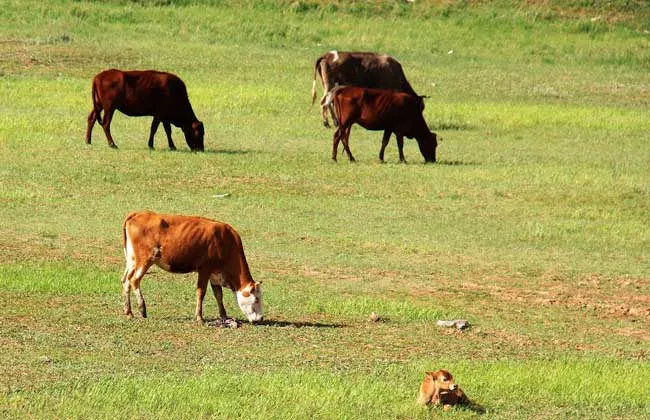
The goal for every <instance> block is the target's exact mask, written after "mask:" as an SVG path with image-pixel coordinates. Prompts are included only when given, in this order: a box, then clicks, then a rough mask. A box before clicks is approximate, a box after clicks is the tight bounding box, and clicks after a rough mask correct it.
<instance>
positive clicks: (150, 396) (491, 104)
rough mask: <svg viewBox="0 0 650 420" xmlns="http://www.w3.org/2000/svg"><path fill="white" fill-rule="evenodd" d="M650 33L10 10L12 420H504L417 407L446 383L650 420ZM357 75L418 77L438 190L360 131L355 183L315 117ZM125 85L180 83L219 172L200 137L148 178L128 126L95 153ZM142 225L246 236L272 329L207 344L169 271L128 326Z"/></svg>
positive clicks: (149, 157)
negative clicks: (329, 62)
mask: <svg viewBox="0 0 650 420" xmlns="http://www.w3.org/2000/svg"><path fill="white" fill-rule="evenodd" d="M648 22H650V6H648V5H647V4H646V3H643V2H634V1H614V2H604V1H603V2H601V1H590V2H583V1H568V2H560V1H548V2H539V3H536V2H522V3H516V4H514V5H513V4H511V3H510V2H436V1H427V0H421V1H420V0H418V1H416V2H414V3H412V4H407V3H398V2H393V1H377V2H374V1H373V2H363V1H352V2H343V1H340V2H336V1H324V0H323V1H270V0H264V1H252V0H251V1H242V2H231V1H217V0H214V1H179V2H174V1H165V0H160V1H145V0H141V1H126V0H123V1H107V2H99V1H97V2H91V1H63V0H56V1H49V2H40V1H35V0H24V1H23V0H20V1H19V0H8V1H5V2H4V3H3V7H2V10H1V11H0V257H1V258H0V307H2V310H1V311H0V349H1V351H0V416H1V417H6V418H23V417H34V418H117V417H120V418H124V417H126V418H198V417H215V418H260V419H269V418H277V419H287V418H296V419H303V418H332V419H334V418H351V419H352V418H373V419H377V418H430V417H431V416H432V415H433V416H440V417H451V418H468V417H474V416H478V415H480V414H479V413H478V412H476V411H473V410H469V409H457V410H452V411H450V412H443V411H442V410H439V409H427V408H423V407H419V406H418V405H417V404H416V403H415V399H416V394H417V390H418V386H419V382H420V381H421V379H422V377H423V374H424V371H425V370H434V369H437V368H446V369H448V370H450V371H451V372H452V373H454V375H455V377H456V379H457V381H458V382H459V383H460V384H461V386H462V387H463V389H464V390H465V391H466V393H467V394H468V395H469V397H470V398H472V399H473V400H475V401H476V402H477V403H478V404H480V405H481V406H482V407H483V409H484V411H485V413H484V414H483V415H482V417H486V418H566V417H571V418H574V417H575V418H607V419H609V418H650V385H648V384H650V365H649V363H648V360H649V359H650V352H649V351H648V348H650V219H649V215H650V182H649V181H650V171H649V169H648V168H650V149H649V148H648V140H650V139H649V134H648V133H650V118H649V114H648V106H649V104H650V76H649V70H650V36H649V35H648V31H649V30H650V26H648ZM331 49H339V50H371V51H379V52H386V53H390V54H392V55H393V56H395V57H396V58H397V59H399V60H400V62H401V63H402V65H403V67H404V69H405V72H406V74H407V76H408V78H409V80H410V82H411V85H412V86H413V87H414V88H415V90H416V91H418V92H419V93H421V94H427V95H430V96H431V99H429V100H428V102H427V104H426V110H425V118H426V119H427V121H428V123H429V125H430V127H431V128H432V129H434V130H435V131H436V132H437V133H438V134H439V135H440V136H442V137H443V139H444V140H443V141H442V142H441V143H440V145H439V148H438V158H439V162H438V163H436V164H429V165H425V164H423V162H422V161H423V159H422V157H421V156H420V154H419V151H418V148H417V145H416V144H415V142H414V141H407V142H406V146H405V154H406V159H407V161H408V162H409V163H408V164H406V165H403V164H398V163H397V162H398V159H397V151H396V146H395V143H394V140H393V141H392V142H391V144H390V146H389V148H388V149H387V151H386V152H387V163H386V164H380V163H379V162H378V159H377V154H378V151H379V146H380V142H381V134H380V133H377V132H365V131H363V130H362V129H361V128H359V127H355V128H353V130H352V135H351V139H350V145H351V148H352V151H353V153H354V154H355V156H356V158H357V163H356V164H351V163H349V162H348V161H347V159H345V158H344V157H342V156H341V154H340V158H339V162H338V163H333V162H331V160H330V153H331V139H332V134H333V131H332V130H327V129H325V128H323V127H322V125H321V120H320V113H319V111H318V109H317V107H315V106H314V107H311V106H310V99H311V98H310V89H311V83H312V66H313V63H314V60H315V59H316V57H318V56H319V55H320V54H322V53H323V52H325V51H328V50H331ZM110 67H117V68H123V69H146V68H155V69H160V70H167V71H172V72H174V73H176V74H178V75H179V76H181V77H182V78H183V79H184V81H185V82H186V84H187V86H188V91H189V95H190V100H191V101H192V104H193V107H194V110H195V112H196V113H197V115H198V117H199V118H200V119H201V120H202V121H203V122H204V124H205V127H206V138H205V142H206V152H205V153H202V154H197V153H191V152H189V150H188V148H187V146H186V145H185V142H184V140H183V136H182V134H181V132H180V130H178V129H174V137H175V140H176V144H177V146H178V147H179V151H177V152H170V151H168V150H167V146H166V140H165V137H164V132H163V130H162V129H160V130H159V132H158V135H157V137H156V139H157V143H156V150H155V151H149V150H148V149H147V144H146V143H147V138H148V130H149V126H150V123H151V120H150V119H149V118H127V117H125V116H123V115H122V114H117V115H116V117H115V118H114V120H113V126H112V132H113V136H114V138H115V141H116V143H117V144H118V146H119V149H118V150H112V149H110V148H109V147H108V146H107V144H106V140H105V138H104V135H103V132H102V130H101V129H100V128H97V127H96V128H95V131H94V140H93V144H92V145H90V146H87V145H85V144H84V134H85V129H86V119H87V116H88V113H89V112H90V109H91V101H90V81H91V79H92V77H93V76H94V75H95V74H96V73H98V72H99V71H101V70H103V69H106V68H110ZM319 89H320V86H319ZM224 193H229V196H228V197H226V198H217V197H215V196H216V195H219V194H224ZM140 209H152V210H156V211H159V212H174V213H184V214H197V215H203V216H206V217H211V218H214V219H217V220H222V221H226V222H228V223H230V224H232V225H233V226H234V227H235V228H236V229H237V230H238V231H239V232H240V234H241V236H242V239H243V241H244V245H245V248H246V252H247V257H248V261H249V263H250V266H251V270H252V272H253V276H254V277H255V279H256V280H262V281H263V282H264V298H265V322H264V323H262V324H260V325H255V326H253V325H249V324H244V325H243V326H242V328H239V329H228V330H226V329H215V328H214V327H210V326H208V325H198V324H196V323H195V322H194V321H193V314H194V296H195V294H194V283H195V276H194V275H188V276H181V275H171V274H167V273H164V272H162V271H160V270H159V269H156V270H152V271H153V272H152V273H151V274H150V275H148V276H146V277H145V279H144V281H143V292H144V295H145V298H146V299H147V306H148V312H149V318H147V319H142V318H140V317H139V316H136V318H135V319H132V320H128V319H126V318H125V317H124V316H123V315H122V314H121V309H122V305H121V295H120V290H121V289H120V284H119V279H120V276H121V274H122V270H123V251H122V248H121V223H122V220H123V218H124V217H125V215H126V214H127V213H128V212H130V211H133V210H140ZM227 297H228V300H227V302H226V307H227V309H228V311H229V313H230V315H233V316H236V317H237V318H239V319H240V320H242V319H243V318H244V317H243V314H242V313H241V312H240V311H239V308H238V307H237V305H236V304H235V300H234V298H233V297H232V296H231V295H228V296H227ZM372 311H375V312H377V313H379V314H380V315H381V316H382V317H383V320H382V322H378V323H371V322H369V321H368V314H370V313H371V312H372ZM204 315H205V316H206V318H208V319H214V318H215V317H216V316H217V308H216V304H215V303H214V300H213V299H212V298H211V296H208V297H207V298H206V304H205V308H204ZM455 318H464V319H467V320H468V321H469V322H470V324H471V328H470V329H468V330H466V331H464V332H456V331H452V330H448V329H441V328H439V327H436V325H435V322H436V321H437V320H439V319H455Z"/></svg>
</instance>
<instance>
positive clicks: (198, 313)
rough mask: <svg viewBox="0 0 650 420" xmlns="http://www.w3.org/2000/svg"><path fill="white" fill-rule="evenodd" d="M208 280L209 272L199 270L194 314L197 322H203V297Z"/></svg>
mask: <svg viewBox="0 0 650 420" xmlns="http://www.w3.org/2000/svg"><path fill="white" fill-rule="evenodd" d="M209 280H210V273H206V272H200V273H199V278H198V280H197V281H196V310H195V311H194V316H195V318H196V320H197V321H198V322H203V298H204V297H205V291H206V289H207V287H208V281H209Z"/></svg>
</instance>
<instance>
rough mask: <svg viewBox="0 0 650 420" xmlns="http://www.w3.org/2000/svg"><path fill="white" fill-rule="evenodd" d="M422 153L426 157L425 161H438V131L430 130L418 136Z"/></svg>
mask: <svg viewBox="0 0 650 420" xmlns="http://www.w3.org/2000/svg"><path fill="white" fill-rule="evenodd" d="M416 140H417V142H418V146H419V147H420V153H422V157H424V161H425V162H427V163H429V162H431V163H433V162H435V161H436V148H437V147H438V136H437V135H436V133H433V132H431V131H429V132H428V133H427V135H425V136H423V137H418V138H416Z"/></svg>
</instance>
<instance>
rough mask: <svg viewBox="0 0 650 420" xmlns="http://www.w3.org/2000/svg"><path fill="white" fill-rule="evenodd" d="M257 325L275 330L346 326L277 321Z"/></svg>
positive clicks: (265, 321) (340, 326)
mask: <svg viewBox="0 0 650 420" xmlns="http://www.w3.org/2000/svg"><path fill="white" fill-rule="evenodd" d="M255 325H261V326H264V327H275V328H344V327H346V325H345V324H329V323H322V322H291V321H276V320H273V319H269V320H264V321H259V322H256V323H255Z"/></svg>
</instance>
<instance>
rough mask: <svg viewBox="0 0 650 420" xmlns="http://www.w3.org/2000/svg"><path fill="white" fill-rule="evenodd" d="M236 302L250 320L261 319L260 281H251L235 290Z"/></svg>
mask: <svg viewBox="0 0 650 420" xmlns="http://www.w3.org/2000/svg"><path fill="white" fill-rule="evenodd" d="M236 295H237V303H238V304H239V308H241V310H242V312H243V313H244V315H246V318H248V320H249V321H250V322H256V321H261V320H262V317H263V313H262V286H261V282H252V283H250V284H249V285H248V286H245V287H244V288H243V289H240V290H238V291H237V292H236Z"/></svg>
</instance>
